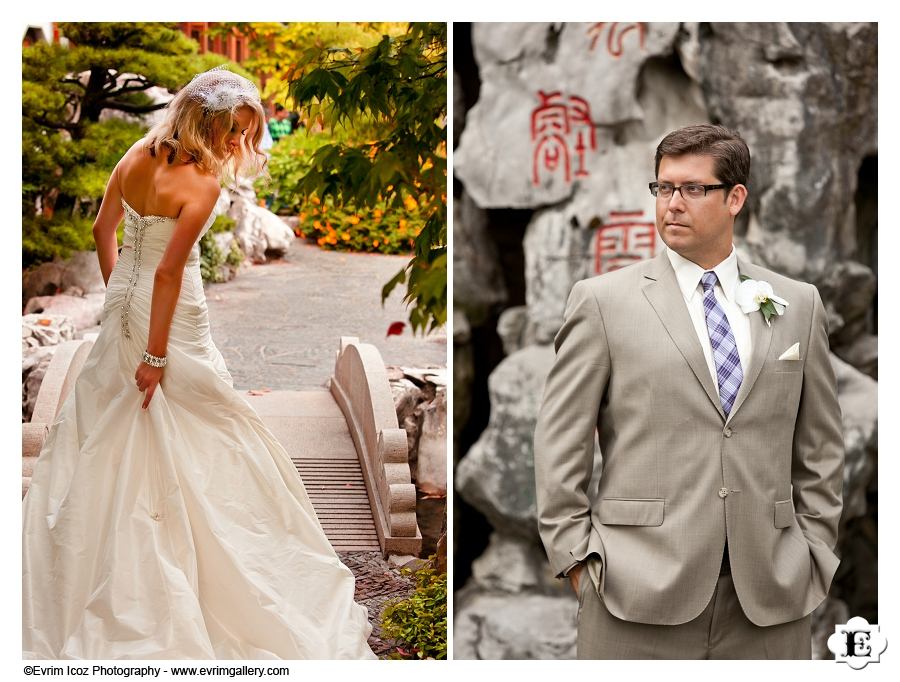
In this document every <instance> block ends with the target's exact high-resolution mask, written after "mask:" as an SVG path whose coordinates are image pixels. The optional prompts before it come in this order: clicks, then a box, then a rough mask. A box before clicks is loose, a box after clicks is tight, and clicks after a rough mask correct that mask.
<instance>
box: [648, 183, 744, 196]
mask: <svg viewBox="0 0 900 682" xmlns="http://www.w3.org/2000/svg"><path fill="white" fill-rule="evenodd" d="M727 187H730V185H700V184H698V183H695V182H690V183H688V184H686V185H681V186H680V187H676V186H675V185H673V184H672V183H671V182H651V183H650V194H652V195H653V196H655V197H656V198H657V199H671V198H672V195H673V194H675V192H676V191H678V192H681V196H682V198H684V199H702V198H703V197H705V196H706V193H707V192H709V191H710V190H713V189H726V188H727Z"/></svg>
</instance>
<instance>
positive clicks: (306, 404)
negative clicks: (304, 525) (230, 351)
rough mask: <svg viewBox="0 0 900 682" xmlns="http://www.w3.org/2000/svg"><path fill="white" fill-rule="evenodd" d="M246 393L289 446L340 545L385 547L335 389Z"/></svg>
mask: <svg viewBox="0 0 900 682" xmlns="http://www.w3.org/2000/svg"><path fill="white" fill-rule="evenodd" d="M244 397H245V398H246V400H247V402H248V403H249V404H250V406H251V407H253V409H254V410H256V412H257V414H259V416H260V417H261V418H262V420H263V423H265V425H266V426H267V427H269V429H270V430H271V431H272V433H273V434H274V435H275V437H276V438H277V439H278V441H279V442H280V443H281V444H282V445H283V446H284V448H285V450H287V452H288V456H290V458H291V461H293V463H294V466H295V467H296V468H297V472H298V473H299V475H300V478H301V480H302V481H303V484H304V486H305V488H306V492H307V494H308V495H309V499H310V501H311V502H312V505H313V508H314V509H315V510H316V515H317V516H318V517H319V522H320V523H321V524H322V527H323V529H324V530H325V535H326V536H327V537H328V540H329V541H330V542H331V544H332V545H333V546H334V548H335V550H337V551H340V552H359V551H363V552H365V551H379V550H380V549H381V546H380V544H379V542H378V535H377V533H376V531H375V519H374V517H373V516H372V509H371V507H370V505H369V498H368V493H367V491H366V484H365V480H364V479H363V474H362V468H361V467H360V464H359V458H358V457H357V454H356V447H355V446H354V445H353V439H352V438H351V437H350V432H349V430H348V429H347V422H346V421H345V420H344V415H343V413H342V412H341V409H340V407H338V405H337V403H336V402H335V401H334V398H333V397H332V396H331V393H330V392H329V391H328V390H325V389H323V390H318V391H316V390H311V391H270V392H268V393H264V394H262V395H250V394H249V393H245V394H244Z"/></svg>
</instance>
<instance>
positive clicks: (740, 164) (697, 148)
mask: <svg viewBox="0 0 900 682" xmlns="http://www.w3.org/2000/svg"><path fill="white" fill-rule="evenodd" d="M683 154H703V155H704V156H711V157H713V159H714V160H715V165H714V166H713V172H714V173H715V174H716V177H717V178H718V179H719V182H721V183H722V184H723V185H728V186H729V187H734V186H735V185H747V184H748V183H749V181H750V150H749V149H748V148H747V143H746V142H744V139H743V138H742V137H741V135H740V133H738V132H737V131H736V130H730V129H728V128H726V127H725V126H717V125H710V124H704V125H696V126H687V127H686V128H679V129H678V130H675V131H672V132H671V133H669V134H668V135H666V136H665V137H664V138H663V139H662V142H660V143H659V146H658V147H657V148H656V168H655V169H654V172H655V174H656V176H657V177H659V162H660V161H661V160H662V157H663V156H682V155H683Z"/></svg>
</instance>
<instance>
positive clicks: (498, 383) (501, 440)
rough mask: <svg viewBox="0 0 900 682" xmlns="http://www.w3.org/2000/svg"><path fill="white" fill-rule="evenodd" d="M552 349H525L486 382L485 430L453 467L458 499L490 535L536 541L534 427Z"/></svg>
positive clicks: (508, 358) (501, 366)
mask: <svg viewBox="0 0 900 682" xmlns="http://www.w3.org/2000/svg"><path fill="white" fill-rule="evenodd" d="M553 359H554V351H553V347H552V346H528V347H527V348H523V349H522V350H520V351H517V352H516V353H513V354H512V355H510V356H509V357H507V358H505V359H504V360H503V361H502V362H501V363H500V364H499V365H497V367H496V368H495V369H494V371H493V372H492V373H491V376H490V378H489V379H488V390H489V392H490V400H491V416H490V421H489V422H488V426H487V428H486V429H485V430H484V432H483V433H482V434H481V436H480V437H479V439H478V441H477V442H476V443H475V445H473V446H472V448H471V449H470V450H469V452H468V453H467V454H466V455H465V457H463V458H462V459H460V461H459V464H458V465H457V467H456V477H455V485H456V489H457V491H458V492H459V494H460V495H461V496H462V497H463V499H465V500H466V502H468V503H469V504H471V505H472V506H473V507H475V508H476V509H478V510H479V511H481V512H482V513H483V514H484V515H485V516H487V518H488V520H489V521H490V522H491V524H492V525H493V526H494V528H495V529H497V530H499V531H502V532H506V533H508V534H512V535H515V536H518V537H521V538H524V539H526V540H531V541H536V540H537V538H538V531H537V519H536V510H535V487H534V486H535V484H534V449H533V443H532V439H533V437H534V425H535V420H536V418H537V411H538V407H539V405H540V400H541V397H542V395H543V390H544V381H545V380H546V377H547V374H548V373H549V371H550V367H551V365H552V364H553Z"/></svg>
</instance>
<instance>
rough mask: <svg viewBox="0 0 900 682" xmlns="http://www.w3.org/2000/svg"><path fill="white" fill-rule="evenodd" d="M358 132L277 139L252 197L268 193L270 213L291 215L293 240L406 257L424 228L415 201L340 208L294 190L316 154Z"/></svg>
mask: <svg viewBox="0 0 900 682" xmlns="http://www.w3.org/2000/svg"><path fill="white" fill-rule="evenodd" d="M358 137H359V136H358V133H356V132H354V133H350V132H347V131H345V130H339V131H337V132H336V133H335V135H328V134H325V133H311V132H307V131H302V130H298V131H297V132H296V133H294V134H292V135H288V136H287V137H284V138H282V139H281V140H279V141H278V143H277V144H276V145H275V146H274V147H273V148H272V156H271V159H270V165H269V172H270V178H269V181H268V182H266V181H265V180H259V181H258V182H257V192H259V193H260V194H261V195H262V193H263V192H264V191H266V190H268V191H270V192H274V195H275V199H274V201H273V204H272V210H273V211H276V212H281V213H289V214H293V215H297V216H298V217H299V219H300V222H299V233H300V234H299V236H300V237H303V238H306V239H308V240H310V241H315V242H316V243H318V245H319V246H321V247H322V248H325V249H333V250H342V251H371V252H378V253H393V254H396V253H410V252H411V251H412V250H413V248H414V247H415V238H416V236H417V235H418V234H419V233H420V232H421V230H422V228H423V227H424V225H425V219H424V217H423V208H422V204H421V203H420V201H421V200H423V199H425V200H427V197H422V196H421V195H420V196H419V197H418V199H417V198H415V197H413V196H411V195H408V194H407V195H404V197H403V203H402V204H401V205H400V206H399V207H395V206H388V204H387V202H386V201H385V200H384V199H383V198H379V200H378V201H377V202H376V203H375V204H374V205H372V206H360V207H356V206H353V205H349V204H345V203H342V202H341V201H339V200H337V199H335V197H333V196H329V197H327V198H326V199H325V201H324V202H323V201H321V200H320V199H319V198H318V197H315V196H313V197H308V196H306V195H305V194H303V193H301V192H299V191H297V187H298V185H299V183H300V180H301V179H302V178H303V176H304V175H305V174H306V173H308V172H309V170H310V168H311V167H312V166H311V164H312V159H313V157H314V156H315V153H316V151H317V150H318V149H319V148H321V147H322V146H324V145H330V144H332V143H333V142H334V141H335V140H336V139H337V140H340V141H342V142H349V141H351V140H353V139H358Z"/></svg>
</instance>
